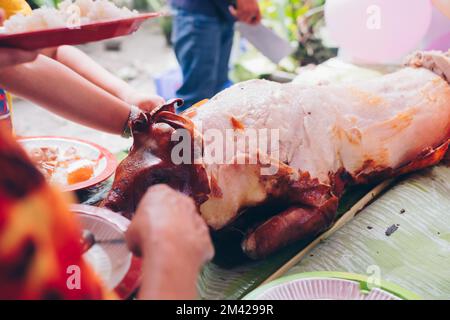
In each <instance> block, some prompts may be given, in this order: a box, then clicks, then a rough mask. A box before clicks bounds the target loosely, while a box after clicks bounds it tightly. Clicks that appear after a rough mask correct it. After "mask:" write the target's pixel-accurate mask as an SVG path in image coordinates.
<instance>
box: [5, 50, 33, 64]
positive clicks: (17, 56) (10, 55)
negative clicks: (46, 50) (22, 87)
mask: <svg viewBox="0 0 450 320" xmlns="http://www.w3.org/2000/svg"><path fill="white" fill-rule="evenodd" d="M37 56H38V54H37V52H34V51H24V50H18V49H6V48H0V68H5V67H10V66H14V65H16V64H20V63H26V62H31V61H34V60H35V59H36V58H37Z"/></svg>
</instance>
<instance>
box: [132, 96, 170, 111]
mask: <svg viewBox="0 0 450 320" xmlns="http://www.w3.org/2000/svg"><path fill="white" fill-rule="evenodd" d="M165 103H166V101H165V100H164V99H163V98H162V97H160V96H157V95H151V96H148V97H143V98H142V99H140V101H139V102H138V103H137V104H136V105H137V107H139V109H141V110H142V111H146V112H149V111H152V110H153V109H155V108H156V107H159V106H161V105H163V104H165Z"/></svg>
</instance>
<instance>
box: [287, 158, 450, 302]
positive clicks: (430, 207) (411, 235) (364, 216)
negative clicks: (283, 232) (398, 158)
mask: <svg viewBox="0 0 450 320" xmlns="http://www.w3.org/2000/svg"><path fill="white" fill-rule="evenodd" d="M393 226H394V227H393ZM310 254H311V255H310V256H308V257H306V258H305V259H303V260H302V261H301V262H300V263H298V264H297V265H296V266H295V267H293V268H292V269H291V270H290V271H289V272H288V274H294V273H299V272H308V271H346V272H352V273H358V274H366V275H373V274H374V273H375V272H376V273H377V274H378V275H379V276H380V277H381V279H383V280H386V281H389V282H392V283H394V284H396V285H399V286H401V287H403V288H405V289H407V290H410V291H412V292H414V293H416V294H417V295H419V296H420V297H422V298H424V299H449V298H450V168H449V167H446V166H444V165H441V166H438V167H434V168H431V169H427V170H424V171H422V172H420V173H417V174H414V175H412V176H410V177H408V178H407V179H404V180H402V181H400V182H399V183H398V184H397V185H395V187H393V188H392V189H390V190H389V191H387V192H386V193H385V194H384V195H382V196H381V197H380V198H379V199H377V200H376V201H375V202H373V203H372V204H371V205H370V206H368V207H367V208H366V209H364V210H363V211H362V212H361V213H360V214H359V215H358V216H356V217H355V218H354V219H353V220H352V221H350V222H349V223H347V224H346V225H345V226H344V227H342V228H341V229H340V230H339V231H337V232H336V233H335V234H334V235H333V236H332V237H330V238H329V239H328V240H327V241H326V242H325V243H322V244H321V245H320V246H317V247H316V248H315V249H314V250H312V251H311V252H310Z"/></svg>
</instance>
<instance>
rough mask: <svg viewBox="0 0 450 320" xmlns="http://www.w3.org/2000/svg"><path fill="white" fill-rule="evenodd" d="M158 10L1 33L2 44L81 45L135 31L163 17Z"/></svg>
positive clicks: (29, 47) (33, 46)
mask: <svg viewBox="0 0 450 320" xmlns="http://www.w3.org/2000/svg"><path fill="white" fill-rule="evenodd" d="M160 15H161V14H160V13H158V12H152V13H145V14H140V15H138V16H136V17H132V18H127V19H118V20H109V21H101V22H96V23H89V24H85V25H82V26H81V27H79V28H73V29H71V28H55V29H46V30H38V31H31V32H24V33H15V34H0V46H1V47H10V48H18V49H24V50H37V49H44V48H51V47H57V46H61V45H77V44H83V43H88V42H93V41H99V40H105V39H111V38H115V37H120V36H125V35H128V34H131V33H133V32H135V31H136V30H137V29H138V28H139V27H140V26H141V24H142V23H143V22H144V21H145V20H147V19H150V18H156V17H159V16H160Z"/></svg>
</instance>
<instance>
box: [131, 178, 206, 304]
mask: <svg viewBox="0 0 450 320" xmlns="http://www.w3.org/2000/svg"><path fill="white" fill-rule="evenodd" d="M127 241H128V244H129V247H130V248H131V249H132V250H133V251H134V252H135V253H137V254H139V255H141V256H142V258H143V268H142V269H143V280H142V285H141V289H140V292H139V295H138V297H139V298H140V299H195V298H196V297H197V289H196V283H197V277H198V275H199V272H200V269H201V267H202V266H203V264H204V263H205V262H207V261H208V260H210V259H211V258H212V257H213V255H214V249H213V247H212V243H211V239H210V236H209V231H208V227H207V226H206V224H205V222H204V221H203V219H202V218H201V217H200V215H199V214H198V212H197V209H196V207H195V205H194V202H193V200H192V199H190V198H188V197H187V196H184V195H182V194H181V193H179V192H176V191H174V190H173V189H171V188H169V187H168V186H166V185H157V186H153V187H151V188H150V189H149V190H148V191H147V193H146V194H145V196H144V197H143V198H142V201H141V202H140V204H139V207H138V209H137V211H136V215H135V216H134V218H133V220H132V223H131V226H130V228H129V230H128V232H127Z"/></svg>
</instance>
